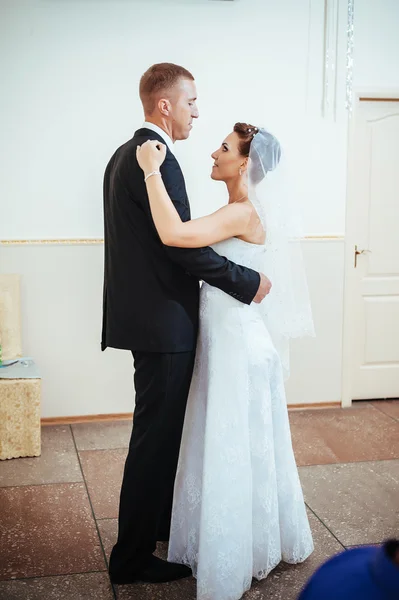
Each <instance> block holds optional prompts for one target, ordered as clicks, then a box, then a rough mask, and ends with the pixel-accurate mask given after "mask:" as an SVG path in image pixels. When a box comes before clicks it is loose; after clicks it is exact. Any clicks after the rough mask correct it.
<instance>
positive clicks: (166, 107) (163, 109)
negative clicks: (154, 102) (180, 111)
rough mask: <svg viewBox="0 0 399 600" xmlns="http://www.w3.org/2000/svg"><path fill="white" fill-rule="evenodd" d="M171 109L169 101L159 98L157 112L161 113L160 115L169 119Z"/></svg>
mask: <svg viewBox="0 0 399 600" xmlns="http://www.w3.org/2000/svg"><path fill="white" fill-rule="evenodd" d="M171 109H172V104H171V103H170V100H168V99H167V98H160V99H159V100H158V110H159V112H160V113H161V115H164V116H165V117H169V116H170V111H171Z"/></svg>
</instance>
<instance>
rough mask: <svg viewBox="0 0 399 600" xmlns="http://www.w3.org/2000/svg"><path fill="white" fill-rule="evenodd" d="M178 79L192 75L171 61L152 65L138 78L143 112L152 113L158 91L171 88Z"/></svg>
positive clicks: (190, 77) (188, 77)
mask: <svg viewBox="0 0 399 600" xmlns="http://www.w3.org/2000/svg"><path fill="white" fill-rule="evenodd" d="M179 79H191V80H192V81H194V77H193V75H192V74H191V73H190V71H187V69H185V68H184V67H181V66H179V65H174V64H173V63H158V64H156V65H152V67H150V68H149V69H148V70H147V71H146V72H145V73H144V75H143V76H142V77H141V79H140V100H141V102H142V104H143V107H144V112H145V114H152V113H153V112H154V109H155V102H156V96H157V95H158V94H159V92H163V91H168V90H170V89H172V88H173V87H174V86H175V85H176V83H177V82H178V81H179Z"/></svg>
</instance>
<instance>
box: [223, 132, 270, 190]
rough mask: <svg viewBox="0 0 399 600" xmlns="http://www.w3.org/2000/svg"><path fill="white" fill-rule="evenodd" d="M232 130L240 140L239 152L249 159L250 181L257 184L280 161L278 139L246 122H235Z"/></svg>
mask: <svg viewBox="0 0 399 600" xmlns="http://www.w3.org/2000/svg"><path fill="white" fill-rule="evenodd" d="M234 132H235V133H236V134H237V135H238V138H239V140H240V142H239V144H238V151H239V153H240V154H241V155H242V156H244V157H245V158H247V157H249V159H250V165H249V178H250V181H251V183H252V184H254V185H257V184H258V183H260V182H261V181H262V179H264V178H265V177H266V175H267V173H268V172H269V171H273V170H274V169H275V168H276V167H277V165H278V163H279V162H280V158H281V147H280V144H279V141H278V140H277V139H276V138H275V137H274V135H272V134H271V133H269V132H268V131H266V130H265V129H259V127H255V126H254V125H249V124H248V123H236V124H235V125H234ZM257 134H259V135H257ZM255 136H256V137H255ZM254 139H255V141H254V143H253V140H254Z"/></svg>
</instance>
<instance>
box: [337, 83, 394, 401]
mask: <svg viewBox="0 0 399 600" xmlns="http://www.w3.org/2000/svg"><path fill="white" fill-rule="evenodd" d="M352 119H353V121H352V124H351V140H350V148H349V162H348V165H349V171H348V196H347V202H348V210H347V228H346V229H347V230H346V252H345V256H346V265H345V268H346V276H345V317H344V373H343V382H344V386H343V387H344V390H343V405H349V404H350V402H351V400H356V399H371V398H396V397H399V94H398V95H397V96H396V99H393V100H389V101H388V100H387V99H373V100H372V99H368V100H367V99H358V102H357V105H356V107H355V110H354V114H353V117H352Z"/></svg>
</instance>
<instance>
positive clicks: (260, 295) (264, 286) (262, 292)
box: [253, 273, 272, 304]
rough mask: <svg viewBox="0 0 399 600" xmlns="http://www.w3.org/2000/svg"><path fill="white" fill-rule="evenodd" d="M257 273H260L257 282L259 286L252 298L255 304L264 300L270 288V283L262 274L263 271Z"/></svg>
mask: <svg viewBox="0 0 399 600" xmlns="http://www.w3.org/2000/svg"><path fill="white" fill-rule="evenodd" d="M259 275H260V284H259V288H258V291H257V293H256V296H255V298H254V299H253V302H255V304H260V303H261V302H262V300H264V299H265V298H266V296H267V294H268V293H269V292H270V290H271V289H272V283H271V281H270V280H269V279H268V278H267V277H266V275H263V273H259Z"/></svg>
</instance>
